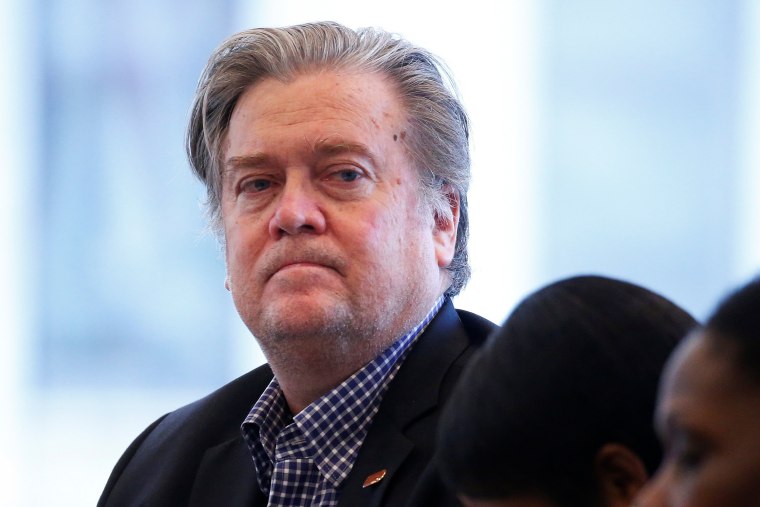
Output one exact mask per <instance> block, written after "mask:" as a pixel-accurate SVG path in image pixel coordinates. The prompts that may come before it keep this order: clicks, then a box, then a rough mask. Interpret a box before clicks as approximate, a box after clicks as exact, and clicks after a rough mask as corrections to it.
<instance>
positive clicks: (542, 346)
mask: <svg viewBox="0 0 760 507" xmlns="http://www.w3.org/2000/svg"><path fill="white" fill-rule="evenodd" d="M694 325H695V321H694V319H693V318H692V317H691V316H690V315H689V314H688V313H686V312H685V311H684V310H683V309H681V308H679V307H678V306H676V305H675V304H674V303H672V302H670V301H669V300H667V299H665V298H663V297H662V296H660V295H657V294H655V293H653V292H651V291H649V290H647V289H645V288H642V287H640V286H637V285H634V284H631V283H627V282H623V281H618V280H613V279H609V278H604V277H597V276H580V277H574V278H569V279H565V280H562V281H559V282H555V283H553V284H551V285H548V286H546V287H544V288H542V289H540V290H538V291H537V292H535V293H533V294H531V295H530V296H528V297H527V298H526V299H524V300H523V301H522V302H521V303H520V304H519V305H518V306H517V307H516V308H515V310H514V311H513V312H512V313H511V314H510V315H509V317H508V318H507V320H506V322H505V323H504V325H503V327H502V328H501V329H500V330H499V331H497V332H495V333H494V334H493V335H492V336H491V337H490V338H489V339H488V341H487V343H486V344H485V345H484V346H483V347H482V348H481V349H480V350H479V351H478V353H477V354H476V355H475V357H473V359H472V361H471V362H470V364H469V365H468V367H467V368H466V370H465V372H464V373H463V375H462V378H461V379H460V383H459V385H458V387H457V388H456V389H455V391H454V394H452V396H451V399H450V400H449V404H448V406H447V408H446V410H445V411H444V415H443V416H442V419H441V424H440V425H439V437H438V455H437V458H436V459H437V461H438V462H439V464H440V467H441V469H442V472H443V477H444V478H445V480H446V481H447V482H448V483H449V484H450V485H451V486H452V489H454V490H455V491H457V492H458V493H459V495H460V498H461V500H462V502H463V503H464V505H465V506H467V507H497V506H501V507H617V506H628V505H630V504H631V501H632V500H633V498H634V496H635V495H636V493H637V492H638V491H639V489H640V488H641V487H642V485H643V484H644V482H645V481H646V480H647V478H648V477H649V476H650V474H651V473H653V472H654V470H655V469H656V467H657V465H658V464H659V462H660V459H661V448H660V445H659V444H658V441H657V437H656V435H655V433H654V430H653V429H652V427H651V419H652V416H653V414H654V410H655V400H656V395H657V385H658V380H659V378H660V374H661V370H662V368H663V365H664V364H665V361H666V359H667V357H668V355H669V354H670V353H671V351H672V350H673V349H674V348H675V346H676V344H677V343H678V342H679V340H680V339H681V337H683V336H685V335H686V334H687V332H688V331H689V330H691V329H692V327H693V326H694Z"/></svg>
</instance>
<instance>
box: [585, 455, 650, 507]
mask: <svg viewBox="0 0 760 507" xmlns="http://www.w3.org/2000/svg"><path fill="white" fill-rule="evenodd" d="M594 473H595V475H596V479H597V484H599V494H600V497H601V499H602V505H606V506H609V507H628V506H630V505H631V503H632V502H633V499H634V498H635V497H636V495H637V494H638V492H639V490H641V488H642V487H643V486H644V483H646V481H647V479H648V478H649V474H647V470H646V467H644V463H643V462H642V461H641V459H640V458H639V457H638V456H637V455H636V454H635V453H634V452H633V451H631V450H630V449H629V448H628V447H626V446H624V445H621V444H605V445H604V446H603V447H602V448H601V449H599V451H598V452H597V453H596V456H595V457H594Z"/></svg>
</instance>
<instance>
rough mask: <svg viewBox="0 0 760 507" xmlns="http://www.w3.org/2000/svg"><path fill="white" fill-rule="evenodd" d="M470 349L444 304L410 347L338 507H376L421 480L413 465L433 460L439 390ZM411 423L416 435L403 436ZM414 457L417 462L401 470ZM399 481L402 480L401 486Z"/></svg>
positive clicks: (451, 309)
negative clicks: (373, 479)
mask: <svg viewBox="0 0 760 507" xmlns="http://www.w3.org/2000/svg"><path fill="white" fill-rule="evenodd" d="M468 344H469V340H468V338H467V335H466V333H465V331H464V329H463V327H462V324H461V322H460V320H459V317H458V315H457V313H456V310H454V307H453V305H452V304H451V301H450V300H447V301H446V303H445V304H444V306H443V308H441V310H440V312H439V313H438V315H437V316H436V318H435V319H433V321H432V322H431V323H430V324H429V325H428V327H427V329H426V330H425V332H424V333H423V334H422V335H421V336H420V337H419V338H418V340H417V342H416V343H415V344H414V346H413V348H412V350H411V351H410V353H409V356H407V358H406V360H405V361H404V364H403V365H402V367H401V369H400V370H399V372H398V374H397V375H396V377H395V378H394V380H393V381H392V383H391V385H390V387H389V389H388V392H387V393H386V394H385V396H384V398H383V401H382V403H381V405H380V409H379V410H378V413H377V415H376V416H375V419H374V420H373V422H372V426H371V427H370V429H369V432H368V433H367V437H366V438H365V440H364V443H363V444H362V448H361V450H360V451H359V455H358V456H357V459H356V462H355V463H354V466H353V468H352V469H351V473H350V474H349V476H348V477H347V478H346V482H345V483H344V485H343V487H342V488H341V492H340V501H339V502H338V505H339V506H340V507H343V506H345V507H351V506H356V505H361V506H367V507H375V506H379V505H381V504H382V502H383V501H384V498H385V497H386V496H387V494H388V488H389V487H390V485H391V484H394V485H398V484H399V483H400V482H404V483H406V482H413V481H414V480H415V479H418V478H419V475H420V474H422V472H423V470H422V469H417V463H418V462H419V463H420V464H426V463H427V462H428V461H429V459H430V457H431V456H432V451H433V446H434V441H435V426H436V423H437V420H438V412H437V410H436V408H437V406H438V404H439V398H440V396H441V389H442V386H443V385H444V384H445V383H446V380H447V376H448V374H449V372H450V370H451V367H452V364H454V363H455V362H456V360H457V358H459V357H460V356H461V355H462V354H463V353H464V351H465V350H466V349H467V347H468ZM415 423H417V424H416V426H417V428H416V429H415V431H413V432H411V433H410V434H406V432H405V430H406V429H407V428H409V427H410V426H412V425H415ZM413 452H414V453H415V454H416V455H417V456H419V457H420V458H418V459H414V460H411V461H414V463H410V466H408V467H407V468H404V469H402V465H404V464H405V462H407V461H408V458H409V456H410V455H411V454H412V453H413ZM423 466H424V465H423ZM381 470H386V474H385V477H384V478H383V480H381V481H380V482H378V483H377V484H374V485H372V486H368V487H366V488H365V487H363V485H364V481H365V479H366V478H367V477H368V476H369V475H371V474H374V473H376V472H378V471H381ZM401 476H403V479H404V480H400V478H401ZM407 493H408V492H407Z"/></svg>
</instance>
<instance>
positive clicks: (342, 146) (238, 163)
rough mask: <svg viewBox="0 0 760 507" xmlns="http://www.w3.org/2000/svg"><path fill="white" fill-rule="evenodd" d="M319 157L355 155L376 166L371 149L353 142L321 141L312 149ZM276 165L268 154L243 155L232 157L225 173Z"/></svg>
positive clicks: (227, 163) (226, 163) (226, 165)
mask: <svg viewBox="0 0 760 507" xmlns="http://www.w3.org/2000/svg"><path fill="white" fill-rule="evenodd" d="M312 151H313V153H315V154H317V155H341V154H344V153H354V154H357V155H359V156H361V157H364V158H366V159H368V160H369V161H370V163H372V164H375V157H374V156H373V154H372V152H371V151H370V149H369V148H368V147H367V146H366V145H364V144H362V143H356V142H351V141H343V140H340V139H339V140H332V139H328V138H325V139H320V140H318V141H317V142H316V143H315V144H314V147H313V149H312ZM274 164H275V158H274V157H272V156H270V155H267V154H266V153H255V154H253V155H241V156H236V157H230V158H228V159H227V160H226V161H225V162H224V169H223V172H230V171H235V170H238V169H256V168H258V167H266V166H272V165H274Z"/></svg>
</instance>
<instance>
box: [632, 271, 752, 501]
mask: <svg viewBox="0 0 760 507" xmlns="http://www.w3.org/2000/svg"><path fill="white" fill-rule="evenodd" d="M656 426H657V429H658V432H659V433H660V435H661V437H662V439H663V442H664V445H665V450H666V454H665V459H664V461H663V464H662V467H661V468H660V470H658V472H657V475H656V476H655V477H654V479H652V482H651V483H650V484H648V485H647V486H646V487H645V489H644V491H643V492H642V494H641V497H640V498H639V499H638V500H637V505H638V506H640V507H649V506H672V507H686V506H688V507H705V506H710V507H713V506H720V507H758V506H760V278H755V279H754V280H753V281H751V282H750V283H748V284H747V285H745V286H744V287H742V288H740V289H739V290H737V291H736V292H734V293H733V294H731V295H730V296H729V297H728V298H726V299H725V300H724V301H723V302H722V303H721V304H720V305H719V306H718V308H717V309H716V310H715V312H714V313H713V315H712V316H711V317H710V318H709V319H708V320H707V324H706V326H705V327H704V328H703V329H700V330H697V331H695V332H694V333H692V335H691V336H690V337H689V338H688V339H687V340H685V341H684V343H683V344H681V345H680V346H679V347H678V349H677V350H676V353H675V354H674V355H673V357H672V358H671V359H670V360H669V361H668V365H667V367H666V370H665V375H664V376H663V382H662V387H661V392H660V397H659V400H658V406H657V417H656Z"/></svg>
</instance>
